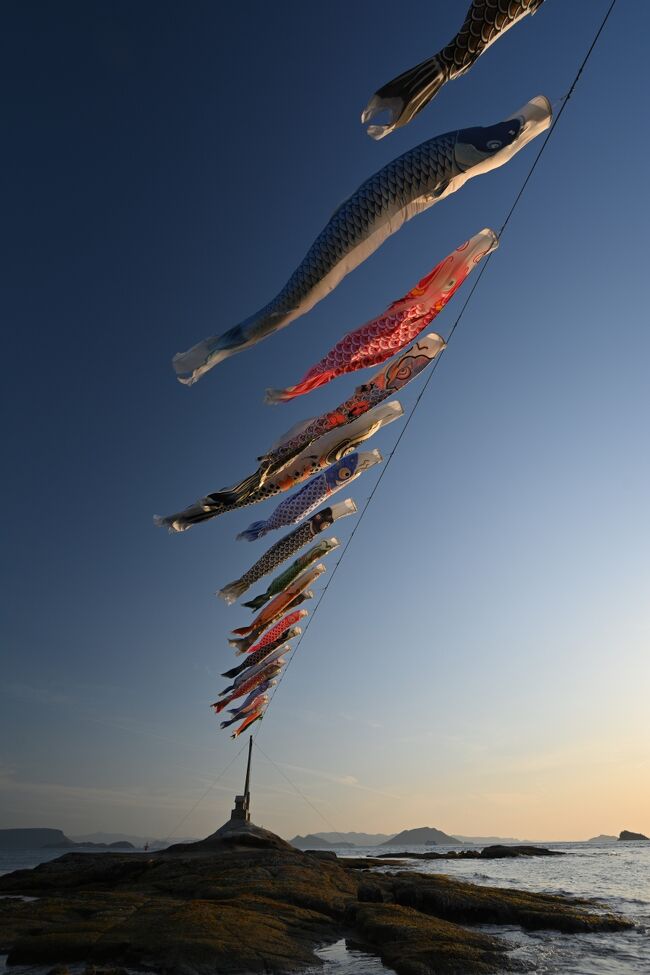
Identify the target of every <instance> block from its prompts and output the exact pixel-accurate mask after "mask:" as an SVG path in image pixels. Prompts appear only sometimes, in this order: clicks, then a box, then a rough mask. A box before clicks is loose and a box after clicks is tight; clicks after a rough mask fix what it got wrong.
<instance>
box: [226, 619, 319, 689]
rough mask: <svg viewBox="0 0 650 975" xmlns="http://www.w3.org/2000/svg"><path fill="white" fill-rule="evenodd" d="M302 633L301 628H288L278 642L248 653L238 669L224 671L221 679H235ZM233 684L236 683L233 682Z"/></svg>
mask: <svg viewBox="0 0 650 975" xmlns="http://www.w3.org/2000/svg"><path fill="white" fill-rule="evenodd" d="M301 633H302V628H301V627H299V626H292V627H290V628H289V629H288V630H287V631H286V633H283V634H282V636H281V637H280V638H279V639H278V640H274V641H273V642H272V643H269V644H267V646H265V647H260V649H259V650H256V651H255V653H249V654H248V655H247V657H246V659H245V660H244V661H243V662H242V663H240V664H239V666H238V667H232V668H231V669H230V670H224V672H223V673H222V675H221V676H222V677H230V678H237V677H239V675H240V674H243V673H244V671H245V670H247V669H248V668H249V667H256V666H257V664H259V663H261V662H262V661H263V660H266V658H267V657H268V655H269V654H270V653H273V651H274V650H277V648H278V647H281V646H284V644H285V643H288V642H289V640H293V638H294V637H296V636H299V635H300V634H301ZM235 683H237V681H236V680H235Z"/></svg>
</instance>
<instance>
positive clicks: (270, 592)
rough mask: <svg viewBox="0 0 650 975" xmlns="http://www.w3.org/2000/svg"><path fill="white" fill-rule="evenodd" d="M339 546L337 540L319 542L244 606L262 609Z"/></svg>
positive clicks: (326, 539) (330, 539)
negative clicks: (311, 566)
mask: <svg viewBox="0 0 650 975" xmlns="http://www.w3.org/2000/svg"><path fill="white" fill-rule="evenodd" d="M338 546H339V541H338V539H336V538H325V539H323V541H322V542H317V543H316V544H315V545H312V547H311V548H310V549H309V550H308V551H307V552H305V554H304V555H301V556H300V557H299V558H297V559H296V561H295V562H293V563H292V564H291V565H290V566H289V568H288V569H285V570H284V572H282V573H281V574H280V575H279V576H278V577H277V578H276V579H274V580H273V582H271V583H270V585H269V586H267V588H266V591H265V592H263V593H260V595H259V596H256V597H255V599H251V600H249V601H248V602H247V603H244V604H243V605H244V606H247V607H249V608H250V609H261V607H262V606H263V605H264V603H267V602H268V601H269V599H271V598H272V597H273V596H277V594H278V593H279V592H282V590H283V589H285V588H286V587H287V586H289V585H291V583H292V582H293V580H294V579H295V578H296V577H297V576H299V575H300V573H301V572H304V570H305V569H308V568H309V566H310V565H313V563H314V562H318V561H320V559H324V558H325V556H326V555H329V553H330V552H331V551H333V549H335V548H338Z"/></svg>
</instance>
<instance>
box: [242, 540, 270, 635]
mask: <svg viewBox="0 0 650 975" xmlns="http://www.w3.org/2000/svg"><path fill="white" fill-rule="evenodd" d="M267 530H268V524H267V522H266V521H254V522H253V524H252V525H249V526H248V528H246V530H245V531H243V532H240V533H239V535H238V536H237V541H240V540H244V541H247V542H255V541H257V539H258V538H261V537H262V535H266V532H267ZM235 632H237V631H236V630H235Z"/></svg>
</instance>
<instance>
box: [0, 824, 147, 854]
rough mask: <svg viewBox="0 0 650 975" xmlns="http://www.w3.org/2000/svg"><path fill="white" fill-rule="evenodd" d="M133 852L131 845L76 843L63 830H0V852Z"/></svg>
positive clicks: (120, 842)
mask: <svg viewBox="0 0 650 975" xmlns="http://www.w3.org/2000/svg"><path fill="white" fill-rule="evenodd" d="M48 849H49V850H135V846H134V845H133V843H129V842H128V841H127V840H118V841H117V842H115V843H89V842H85V843H76V842H75V841H74V840H71V839H70V837H68V836H66V835H65V833H64V832H63V830H60V829H49V828H45V827H35V828H33V829H29V828H27V829H0V850H48Z"/></svg>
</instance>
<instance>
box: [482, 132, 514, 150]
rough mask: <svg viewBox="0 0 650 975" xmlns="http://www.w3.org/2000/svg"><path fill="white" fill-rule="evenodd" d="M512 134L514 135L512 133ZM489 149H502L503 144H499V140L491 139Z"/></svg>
mask: <svg viewBox="0 0 650 975" xmlns="http://www.w3.org/2000/svg"><path fill="white" fill-rule="evenodd" d="M510 134H511V135H512V133H510ZM487 147H488V149H500V148H501V143H500V142H499V140H498V139H490V141H489V142H488V144H487Z"/></svg>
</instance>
